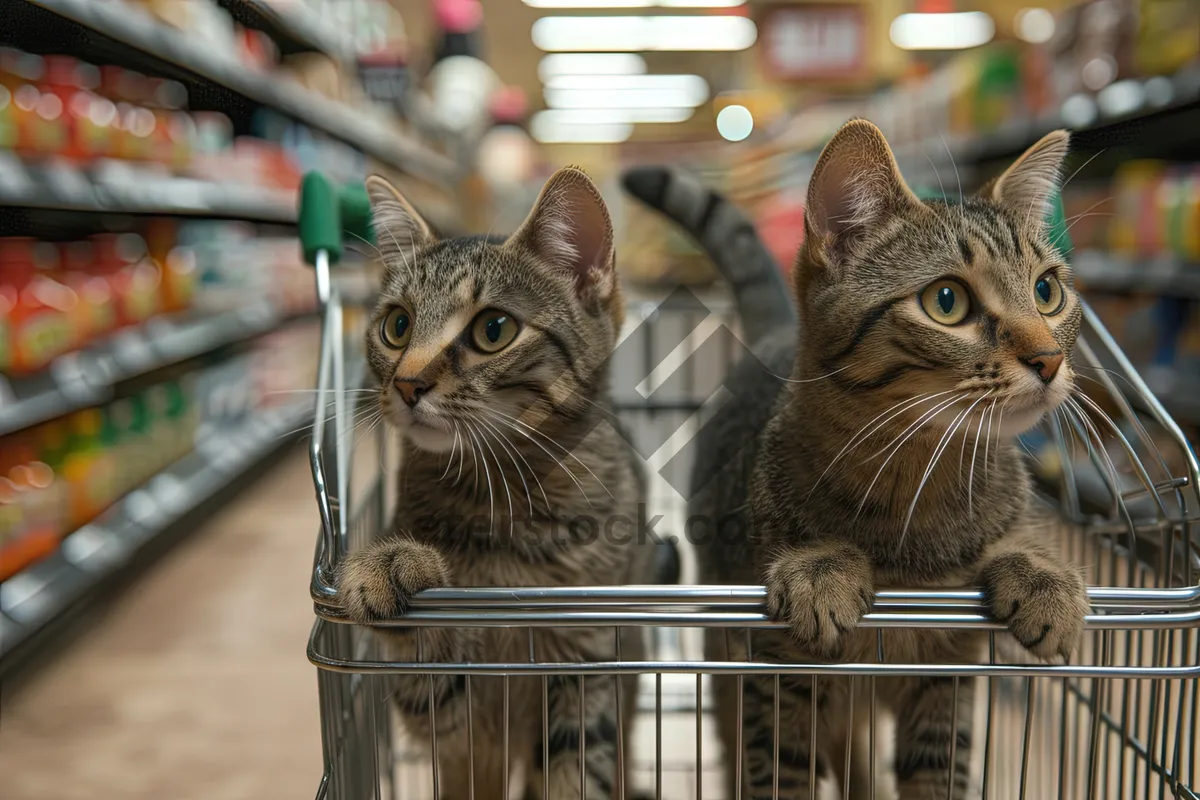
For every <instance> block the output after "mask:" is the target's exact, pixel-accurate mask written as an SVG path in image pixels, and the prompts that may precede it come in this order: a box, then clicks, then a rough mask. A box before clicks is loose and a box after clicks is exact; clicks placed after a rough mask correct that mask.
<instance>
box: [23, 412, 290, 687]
mask: <svg viewBox="0 0 1200 800" xmlns="http://www.w3.org/2000/svg"><path fill="white" fill-rule="evenodd" d="M312 409H313V405H312V401H311V400H305V401H301V402H297V403H291V404H289V405H286V406H281V407H278V408H269V409H262V410H259V411H257V412H256V413H254V414H253V415H251V416H250V417H249V418H248V419H247V420H246V421H244V422H242V423H240V424H238V425H236V426H231V427H228V428H226V429H223V430H220V431H218V432H217V433H216V434H213V435H210V436H209V437H206V438H205V439H204V440H203V442H202V443H200V444H198V445H197V447H196V449H195V450H193V451H192V452H191V453H189V454H187V455H186V456H184V457H183V458H181V459H179V460H178V461H176V462H175V463H173V464H171V465H170V466H169V467H167V468H166V469H165V470H163V471H161V472H159V473H158V474H156V475H155V476H154V477H153V478H151V479H150V480H149V481H147V482H146V483H145V484H143V485H142V486H140V487H138V488H137V489H135V490H133V491H132V492H130V493H129V494H127V495H126V496H125V497H123V498H122V499H121V500H119V501H118V502H117V503H116V504H115V505H113V506H112V507H111V508H109V510H108V511H106V512H104V513H103V514H102V515H101V516H99V517H98V518H97V519H95V520H94V521H92V522H91V523H89V524H87V525H85V526H84V527H82V528H80V529H79V530H77V531H75V532H74V533H72V534H70V535H69V536H67V537H66V538H65V539H64V540H63V542H62V545H61V547H60V548H59V549H58V550H57V551H56V552H54V553H53V554H51V555H50V556H49V557H47V558H45V559H44V560H42V561H39V562H38V563H37V564H34V565H33V566H30V567H28V568H26V569H25V570H23V571H22V572H20V573H19V574H17V575H15V576H13V577H11V578H9V579H8V580H6V581H4V582H3V583H0V677H2V676H3V675H5V674H7V673H9V672H10V671H11V670H13V669H15V668H16V667H18V666H19V665H20V663H21V662H22V661H24V660H25V659H27V658H28V657H29V654H30V652H31V651H33V650H34V649H35V648H36V647H37V645H38V644H41V643H43V642H41V641H39V640H41V639H43V638H44V636H45V635H46V634H48V633H50V632H51V631H52V629H53V628H55V627H56V626H57V625H59V624H61V623H64V622H68V621H69V619H70V617H72V616H73V615H75V614H78V613H82V612H83V611H85V610H86V608H87V605H88V601H89V600H92V599H95V598H97V597H99V596H100V595H101V593H102V592H103V591H104V590H105V589H106V588H108V587H111V586H112V585H113V584H114V583H116V582H118V581H120V580H121V578H122V576H123V575H124V574H126V573H129V572H133V571H134V570H135V569H136V568H137V567H138V566H140V565H143V564H145V563H146V562H147V561H148V560H149V559H151V558H153V557H154V556H156V555H157V554H158V552H161V550H162V549H163V548H164V547H166V546H169V545H170V544H171V543H172V542H173V541H174V540H176V539H178V538H179V537H180V536H182V535H183V534H184V533H185V532H186V531H187V530H188V529H189V527H190V526H189V524H188V523H189V522H192V523H194V522H195V521H196V518H197V517H198V516H200V515H204V514H207V513H211V512H212V511H213V510H215V509H216V508H218V507H219V506H220V505H221V496H222V494H223V493H225V492H227V491H229V490H231V489H234V488H237V487H238V485H239V484H242V483H244V482H245V481H247V480H248V479H249V478H250V477H251V476H252V475H254V474H256V473H257V472H258V471H259V470H260V469H261V468H262V467H263V465H265V464H266V463H268V462H269V461H270V459H271V456H272V455H273V454H275V453H276V452H277V451H278V450H279V449H280V448H281V447H282V446H283V445H284V444H286V443H287V442H289V441H291V440H292V439H294V438H295V437H296V436H297V435H298V434H299V432H300V431H301V430H303V428H304V423H305V422H306V421H308V420H309V419H310V417H311V415H312Z"/></svg>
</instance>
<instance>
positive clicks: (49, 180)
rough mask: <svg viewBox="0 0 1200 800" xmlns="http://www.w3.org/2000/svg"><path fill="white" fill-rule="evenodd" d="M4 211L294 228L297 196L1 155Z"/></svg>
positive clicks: (0, 202)
mask: <svg viewBox="0 0 1200 800" xmlns="http://www.w3.org/2000/svg"><path fill="white" fill-rule="evenodd" d="M0 206H13V207H22V208H37V209H43V210H47V211H71V212H85V213H98V214H99V213H103V214H153V215H155V216H188V217H193V216H194V217H205V218H208V219H234V220H246V221H249V222H270V223H292V222H295V220H296V207H295V197H294V195H293V193H291V192H287V191H283V190H274V189H268V188H263V187H258V186H250V185H245V184H236V183H213V182H211V181H202V180H195V179H192V178H185V177H177V176H173V175H163V174H155V173H147V172H144V171H137V170H132V169H120V170H110V171H109V172H108V173H107V174H105V173H103V172H101V173H96V174H89V173H87V172H84V171H82V170H78V169H75V168H73V167H69V166H64V165H62V164H45V165H39V164H36V163H25V162H22V161H21V160H19V159H17V158H14V157H12V155H11V153H5V152H2V151H0Z"/></svg>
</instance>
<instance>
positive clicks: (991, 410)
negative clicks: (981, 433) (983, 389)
mask: <svg viewBox="0 0 1200 800" xmlns="http://www.w3.org/2000/svg"><path fill="white" fill-rule="evenodd" d="M998 401H999V398H997V399H996V400H993V401H992V404H991V405H990V406H989V407H988V423H987V436H986V437H984V440H983V482H984V483H988V482H989V481H990V480H991V463H992V461H991V452H992V421H993V420H994V419H995V418H996V403H997V402H998Z"/></svg>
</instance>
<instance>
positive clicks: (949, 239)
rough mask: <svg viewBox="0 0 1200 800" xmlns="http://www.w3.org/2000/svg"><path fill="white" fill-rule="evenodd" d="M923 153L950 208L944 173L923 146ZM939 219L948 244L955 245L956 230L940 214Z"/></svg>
mask: <svg viewBox="0 0 1200 800" xmlns="http://www.w3.org/2000/svg"><path fill="white" fill-rule="evenodd" d="M921 154H922V155H923V156H925V160H926V161H928V162H929V166H930V167H931V168H932V169H933V176H934V177H935V178H937V182H938V191H939V192H941V193H942V198H943V200H944V202H945V204H946V207H947V208H949V207H950V201H949V200H947V199H946V187H945V186H943V185H942V174H941V173H940V172H938V168H937V165H936V164H934V163H933V159H932V158H930V157H929V153H927V152H925V148H924V147H922V148H921ZM960 195H961V191H960ZM938 221H940V222H941V223H942V229H943V230H944V231H946V233H947V234H948V237H947V239H946V242H947V245H948V246H954V245H953V243H954V242H955V241H957V238H958V237H957V236H956V235H955V233H954V230H953V229H952V228H951V227H950V223H949V222H948V221H947V220H944V219H942V218H941V217H940V216H938Z"/></svg>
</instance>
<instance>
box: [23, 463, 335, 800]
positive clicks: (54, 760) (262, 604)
mask: <svg viewBox="0 0 1200 800" xmlns="http://www.w3.org/2000/svg"><path fill="white" fill-rule="evenodd" d="M317 524H318V522H317V512H316V504H315V503H314V502H313V499H312V484H311V478H310V475H309V472H308V467H307V463H306V461H305V459H304V457H303V453H302V451H301V450H300V449H298V448H295V449H292V450H290V451H288V453H287V454H286V455H285V456H283V457H282V463H280V464H278V465H276V466H275V467H274V468H273V469H272V470H271V472H270V473H269V474H268V475H266V476H265V477H264V478H263V479H262V480H260V481H259V482H258V483H257V484H256V485H255V486H254V487H252V488H251V489H250V490H249V491H247V492H244V493H243V494H241V495H240V496H239V497H238V498H237V499H236V500H235V501H234V502H233V503H232V504H230V505H229V506H228V507H227V508H224V509H221V510H220V511H218V512H217V513H216V514H215V515H213V516H212V517H211V518H210V519H209V520H208V522H207V523H206V524H204V525H203V526H202V528H201V529H200V530H197V531H195V532H194V533H193V534H192V535H191V537H189V538H188V539H187V540H186V541H184V542H183V543H182V544H181V545H180V546H179V547H177V548H175V549H174V550H173V551H172V552H170V553H169V554H168V555H167V556H166V557H165V558H164V559H163V560H162V561H160V562H159V563H157V564H154V565H152V566H151V567H150V568H149V569H148V570H147V571H146V572H145V573H144V574H143V576H142V578H141V579H140V580H139V581H138V582H137V583H136V584H134V585H133V586H131V587H130V588H129V589H128V590H127V591H126V592H125V593H124V595H123V596H122V597H120V598H119V599H118V601H117V602H116V603H114V604H113V607H112V608H111V610H110V611H109V613H107V614H106V615H104V616H103V617H101V618H99V620H98V621H97V622H96V624H95V627H94V628H93V629H92V630H90V631H88V632H86V633H85V634H84V635H82V636H80V637H79V638H78V639H77V640H76V641H75V642H74V643H73V644H71V645H69V646H68V647H67V648H65V649H64V650H63V651H62V652H61V653H60V654H59V655H58V657H57V658H55V659H54V660H52V661H50V662H49V663H48V664H46V665H45V666H44V668H43V671H42V672H41V674H37V675H35V676H33V677H31V678H30V679H28V680H25V681H23V682H22V685H21V686H20V688H19V690H18V691H17V693H15V694H14V695H13V696H7V695H8V693H7V691H6V692H5V697H4V705H3V708H2V710H0V787H2V788H0V796H2V797H3V798H4V800H27V798H28V799H29V800H32V798H39V800H42V799H44V798H54V800H76V798H79V800H83V799H84V798H87V799H88V800H90V799H91V798H96V797H121V798H123V800H142V798H145V800H187V799H188V798H201V797H203V798H220V800H242V798H246V799H247V800H250V798H253V799H254V800H290V798H303V797H311V796H312V794H313V793H314V792H315V791H316V788H317V783H318V780H319V778H320V774H321V743H320V728H319V714H318V711H317V681H316V671H315V669H314V668H313V667H312V666H311V665H310V664H309V663H308V661H307V660H306V659H305V657H304V647H305V643H306V641H307V636H308V632H309V628H310V626H311V625H312V621H313V615H312V603H311V602H310V601H309V599H308V591H307V590H308V574H309V569H310V566H311V563H312V552H313V541H314V537H315V535H316V530H317Z"/></svg>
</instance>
